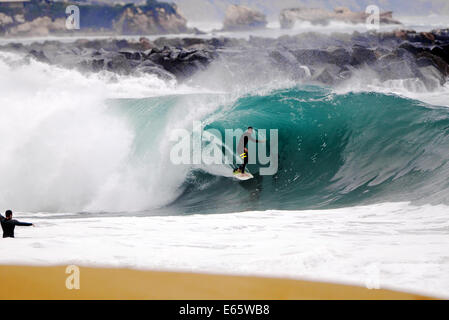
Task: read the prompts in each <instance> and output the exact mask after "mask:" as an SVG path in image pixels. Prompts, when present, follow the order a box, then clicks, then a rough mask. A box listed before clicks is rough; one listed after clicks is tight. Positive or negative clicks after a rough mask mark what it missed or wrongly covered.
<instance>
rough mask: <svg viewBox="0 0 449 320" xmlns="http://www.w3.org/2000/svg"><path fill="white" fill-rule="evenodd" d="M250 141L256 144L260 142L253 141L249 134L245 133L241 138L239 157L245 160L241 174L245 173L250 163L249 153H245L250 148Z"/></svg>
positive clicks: (241, 166)
mask: <svg viewBox="0 0 449 320" xmlns="http://www.w3.org/2000/svg"><path fill="white" fill-rule="evenodd" d="M248 141H252V142H256V143H257V142H259V140H257V139H253V137H251V134H250V133H249V132H245V133H244V134H243V135H242V137H241V138H240V141H239V145H238V146H237V152H238V153H239V156H240V157H242V158H243V164H242V165H240V167H239V170H240V172H241V173H245V168H246V165H247V164H248V161H249V154H248V152H245V148H248Z"/></svg>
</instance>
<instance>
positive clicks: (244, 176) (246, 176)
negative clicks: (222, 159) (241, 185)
mask: <svg viewBox="0 0 449 320" xmlns="http://www.w3.org/2000/svg"><path fill="white" fill-rule="evenodd" d="M234 177H235V178H237V179H239V180H241V181H245V180H249V179H252V178H254V176H253V175H252V174H251V173H249V172H245V173H234Z"/></svg>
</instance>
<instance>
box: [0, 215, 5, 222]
mask: <svg viewBox="0 0 449 320" xmlns="http://www.w3.org/2000/svg"><path fill="white" fill-rule="evenodd" d="M3 220H5V217H4V216H2V215H1V214H0V222H1V221H3Z"/></svg>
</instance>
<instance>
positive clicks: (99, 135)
mask: <svg viewBox="0 0 449 320" xmlns="http://www.w3.org/2000/svg"><path fill="white" fill-rule="evenodd" d="M0 90H1V94H0V105H1V110H0V112H1V115H0V146H1V147H0V176H1V179H0V207H2V208H4V207H8V208H16V210H24V211H50V212H61V211H67V212H73V211H75V212H77V211H84V210H91V211H137V210H144V209H148V208H151V207H156V206H160V205H164V204H166V203H168V202H170V201H173V199H175V198H176V197H177V195H178V194H179V192H180V190H178V187H179V186H180V185H181V184H182V183H183V181H184V180H185V176H186V174H187V172H186V169H185V168H182V167H174V166H171V167H167V166H170V163H169V161H168V154H169V151H168V149H167V148H168V145H167V144H166V140H167V137H169V131H170V130H172V128H182V127H185V126H186V125H187V123H190V124H191V123H192V121H193V120H198V119H201V118H202V117H204V115H205V114H208V113H209V112H211V111H213V108H215V107H217V104H214V103H212V104H210V103H209V104H207V103H203V101H202V100H201V95H198V96H199V97H198V98H197V99H187V100H188V101H187V100H186V101H183V102H180V104H179V105H178V106H176V108H175V110H173V111H171V114H170V115H168V119H169V120H170V121H167V122H166V123H164V124H163V125H164V126H165V128H164V129H162V130H163V131H164V133H163V136H162V139H160V140H159V141H155V143H154V145H153V146H152V149H153V150H154V152H155V155H154V156H153V157H151V158H149V157H146V158H145V159H143V160H142V159H140V160H136V159H133V161H132V159H131V158H132V157H133V143H134V142H133V141H134V137H135V132H134V128H132V127H131V126H130V124H129V122H128V121H127V120H126V119H125V117H123V116H119V115H117V114H114V113H113V112H110V110H108V105H107V104H106V103H105V101H106V99H108V98H125V97H126V98H133V97H135V98H140V97H151V96H161V95H167V94H177V95H182V94H187V93H203V92H204V91H201V90H196V89H191V88H188V87H185V86H178V85H177V84H176V83H175V82H169V83H166V82H164V81H162V80H160V79H158V78H156V77H155V76H150V75H148V76H141V77H131V76H130V77H125V76H117V75H112V74H111V73H102V74H95V75H84V74H81V73H80V72H78V71H75V70H67V69H63V68H58V67H55V66H50V65H47V64H43V63H39V62H36V61H34V60H31V61H30V62H29V63H28V64H26V63H25V64H24V63H23V61H22V59H21V57H18V56H16V55H12V54H6V53H0ZM162 174H163V177H162V176H161V175H162Z"/></svg>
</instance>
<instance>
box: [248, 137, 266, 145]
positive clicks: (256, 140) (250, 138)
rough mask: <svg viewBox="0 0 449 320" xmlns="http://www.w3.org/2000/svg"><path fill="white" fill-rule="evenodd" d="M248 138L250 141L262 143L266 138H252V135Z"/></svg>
mask: <svg viewBox="0 0 449 320" xmlns="http://www.w3.org/2000/svg"><path fill="white" fill-rule="evenodd" d="M249 140H250V141H252V142H255V143H263V142H265V141H267V140H258V139H254V138H253V137H251V136H250V137H249Z"/></svg>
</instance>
